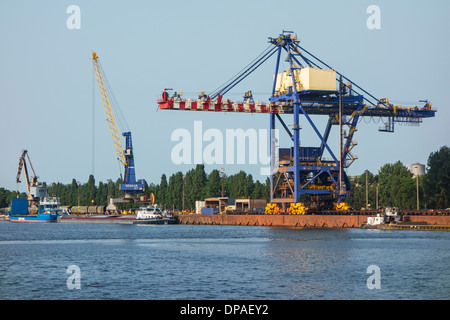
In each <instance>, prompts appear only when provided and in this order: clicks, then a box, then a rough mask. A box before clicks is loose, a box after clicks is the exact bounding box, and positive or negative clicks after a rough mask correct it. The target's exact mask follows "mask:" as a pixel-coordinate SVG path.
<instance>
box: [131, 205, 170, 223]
mask: <svg viewBox="0 0 450 320" xmlns="http://www.w3.org/2000/svg"><path fill="white" fill-rule="evenodd" d="M177 222H178V221H177V219H176V218H175V217H174V216H173V215H172V214H171V213H168V212H163V211H161V209H160V208H159V207H158V206H157V205H155V204H152V205H148V206H145V207H141V208H139V210H138V211H136V219H134V220H133V224H176V223H177Z"/></svg>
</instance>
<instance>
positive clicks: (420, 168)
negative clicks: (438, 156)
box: [409, 163, 425, 177]
mask: <svg viewBox="0 0 450 320" xmlns="http://www.w3.org/2000/svg"><path fill="white" fill-rule="evenodd" d="M409 170H410V171H411V173H412V174H413V175H414V177H417V176H421V175H424V174H425V165H424V164H421V163H414V164H412V165H411V166H410V168H409Z"/></svg>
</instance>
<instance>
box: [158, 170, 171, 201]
mask: <svg viewBox="0 0 450 320" xmlns="http://www.w3.org/2000/svg"><path fill="white" fill-rule="evenodd" d="M167 187H168V184H167V177H166V175H165V174H164V173H163V174H162V175H161V183H160V184H159V190H158V193H157V197H158V204H160V205H167V200H168V197H167Z"/></svg>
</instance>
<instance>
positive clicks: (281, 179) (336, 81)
mask: <svg viewBox="0 0 450 320" xmlns="http://www.w3.org/2000/svg"><path fill="white" fill-rule="evenodd" d="M269 43H270V45H269V47H268V48H267V49H266V50H264V51H263V52H262V53H261V54H260V55H259V56H258V57H257V58H256V59H255V60H253V61H252V62H251V63H250V64H248V65H247V67H246V68H244V69H243V70H242V71H241V72H239V73H238V74H237V75H236V76H235V77H233V78H232V79H230V80H228V81H227V82H226V83H225V84H223V85H222V86H221V87H219V88H218V89H216V90H215V91H213V92H211V93H210V94H208V95H205V94H201V95H200V96H199V98H198V99H197V100H190V99H188V100H184V99H182V97H181V96H180V94H179V93H176V94H175V95H174V96H173V97H169V95H168V93H167V92H166V90H164V93H163V97H162V99H160V100H159V101H158V103H159V107H160V109H166V110H196V111H198V110H201V111H219V112H242V113H267V114H270V124H269V127H270V129H271V133H272V132H274V131H273V130H274V129H276V128H277V125H281V127H282V128H283V129H284V131H285V132H286V133H287V135H288V136H289V138H290V140H291V141H292V144H291V146H290V147H288V148H281V147H280V148H275V147H274V146H275V144H274V143H271V147H270V149H271V155H272V159H275V157H273V155H274V153H277V154H276V155H277V159H278V161H277V165H276V167H275V163H274V161H272V173H271V176H270V181H271V202H272V203H275V204H281V206H282V207H283V208H286V206H287V205H288V204H289V205H290V207H291V208H303V206H298V204H302V203H303V202H305V201H306V202H307V203H308V206H309V207H310V208H316V209H322V210H332V209H337V210H345V209H347V208H348V206H347V205H346V203H345V201H346V198H347V196H348V194H349V192H350V190H351V186H350V181H349V178H348V177H347V175H346V172H345V169H347V168H348V167H349V166H350V165H351V164H352V163H353V162H354V161H355V160H356V159H357V157H356V155H354V154H353V153H352V150H353V148H354V147H355V146H356V144H357V142H356V141H354V139H353V138H354V135H355V132H356V131H357V124H358V120H360V118H361V117H377V118H381V119H386V120H385V121H386V122H385V123H384V126H382V127H381V128H379V131H382V132H394V126H395V123H409V124H413V125H418V124H420V123H421V122H422V121H423V119H424V118H430V117H434V116H435V113H436V110H435V109H432V108H431V103H430V102H428V100H424V101H420V102H423V103H424V105H423V106H422V107H417V106H415V107H405V106H397V105H393V104H391V103H390V102H389V100H388V99H387V98H385V99H378V98H376V97H375V96H374V95H372V94H370V93H369V92H367V91H366V90H364V89H363V88H361V87H360V86H358V85H357V84H356V83H354V82H353V81H352V80H350V79H349V78H347V77H346V76H344V75H343V74H341V73H340V72H338V71H336V70H335V69H333V68H331V67H330V66H329V65H327V64H326V63H325V62H323V61H322V60H320V59H319V58H317V57H316V56H314V55H313V54H312V53H310V52H309V51H307V50H306V49H304V48H302V47H301V46H300V41H299V40H298V39H297V37H296V35H295V34H294V33H293V32H291V31H283V32H282V34H280V35H279V36H278V37H276V38H269ZM282 53H285V54H286V56H285V61H286V62H287V68H286V70H283V71H282V72H280V70H279V69H280V66H281V64H280V62H281V55H282ZM274 55H275V56H276V63H275V73H274V74H275V76H274V80H273V86H272V88H271V96H270V99H269V102H262V103H260V102H256V103H255V102H254V100H253V97H252V94H251V91H248V92H246V93H245V94H244V101H242V102H237V101H231V100H225V99H224V95H225V94H226V93H227V92H229V91H230V90H231V89H232V88H233V87H235V86H236V85H237V84H239V83H240V82H241V81H242V80H243V79H245V78H246V77H247V76H248V75H250V74H251V73H252V72H253V71H254V70H256V69H257V68H258V67H259V66H261V65H262V64H263V63H264V62H266V61H267V60H268V59H269V58H270V57H272V56H274ZM286 114H289V115H292V116H293V118H291V119H292V123H286V118H284V119H283V117H282V116H283V115H286ZM312 115H322V116H325V117H328V121H327V124H326V126H325V129H324V130H323V131H320V130H319V128H318V125H317V123H315V122H314V121H313V119H312V118H311V116H312ZM300 116H304V118H305V119H306V123H308V124H309V125H310V127H311V128H312V129H313V131H314V132H315V134H316V135H317V137H318V138H319V140H320V145H318V146H302V145H301V144H300V129H301V127H300ZM288 124H289V125H290V126H291V128H289V126H288ZM333 126H339V148H338V151H337V152H333V150H332V148H331V145H330V143H329V137H330V133H331V129H332V127H333ZM271 140H272V141H273V140H274V137H271ZM325 151H327V152H328V154H329V156H330V157H331V159H325V157H324V154H325ZM302 201H303V202H302ZM300 210H303V209H300ZM302 212H304V211H302Z"/></svg>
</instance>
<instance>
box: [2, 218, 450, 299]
mask: <svg viewBox="0 0 450 320" xmlns="http://www.w3.org/2000/svg"><path fill="white" fill-rule="evenodd" d="M449 262H450V233H449V232H438V231H434V232H428V231H377V230H359V229H357V230H351V229H348V230H305V229H303V230H300V229H275V228H264V227H240V226H190V225H172V226H145V225H118V224H82V223H59V224H20V223H11V222H0V299H163V300H168V299H204V300H212V299H214V300H215V299H226V300H228V299H267V300H274V299H288V300H291V299H420V300H424V299H449V298H450V268H449ZM71 265H76V266H78V267H79V270H80V277H79V280H80V281H79V283H80V286H81V288H80V289H72V290H70V289H69V288H68V286H67V280H68V278H69V277H70V276H72V274H71V273H67V268H68V267H69V266H71ZM371 265H376V266H378V267H379V271H380V273H379V274H380V277H379V279H378V280H379V281H378V282H377V283H379V284H380V287H381V288H380V289H372V290H370V289H369V288H368V286H367V279H368V278H369V277H371V275H372V272H370V273H367V268H368V267H369V266H371ZM71 283H75V282H71ZM374 283H375V282H374Z"/></svg>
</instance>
